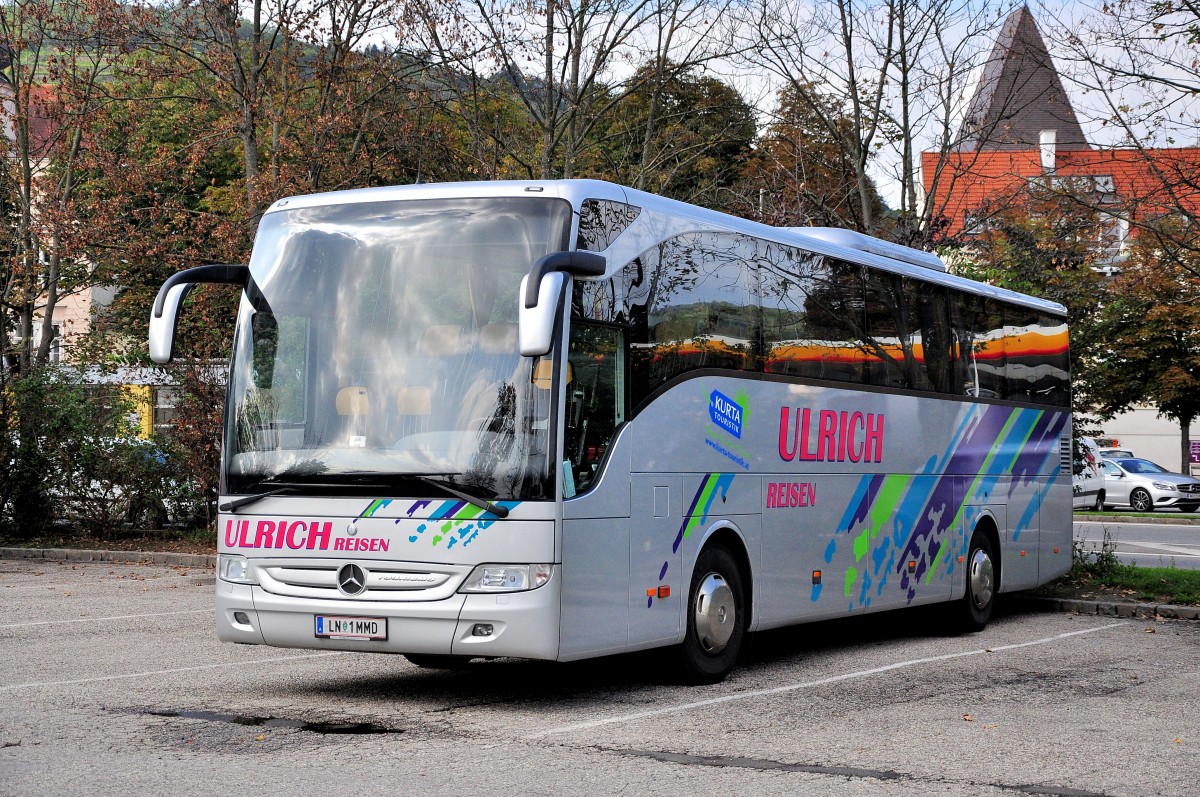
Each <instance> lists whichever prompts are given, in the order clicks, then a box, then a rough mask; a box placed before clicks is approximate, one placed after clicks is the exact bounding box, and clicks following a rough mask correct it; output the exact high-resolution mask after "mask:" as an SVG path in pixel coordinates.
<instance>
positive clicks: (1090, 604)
mask: <svg viewBox="0 0 1200 797" xmlns="http://www.w3.org/2000/svg"><path fill="white" fill-rule="evenodd" d="M1017 602H1018V603H1019V605H1021V606H1025V607H1027V608H1029V609H1033V610H1034V611H1045V612H1063V613H1066V614H1088V615H1096V616H1099V617H1128V618H1141V619H1146V620H1200V606H1172V605H1170V604H1159V603H1121V602H1117V601H1092V600H1076V599H1074V598H1034V597H1021V598H1018V599H1017Z"/></svg>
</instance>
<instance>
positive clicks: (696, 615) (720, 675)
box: [679, 547, 746, 684]
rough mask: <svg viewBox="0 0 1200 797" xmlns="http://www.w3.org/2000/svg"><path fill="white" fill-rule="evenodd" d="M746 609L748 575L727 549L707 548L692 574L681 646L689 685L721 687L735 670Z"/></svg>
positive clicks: (743, 630) (681, 658)
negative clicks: (744, 581)
mask: <svg viewBox="0 0 1200 797" xmlns="http://www.w3.org/2000/svg"><path fill="white" fill-rule="evenodd" d="M745 606H746V603H745V593H744V592H743V588H742V574H741V571H740V570H739V569H738V566H737V562H736V561H734V558H733V556H732V555H731V554H730V553H729V551H727V550H726V549H725V548H721V547H715V548H706V549H705V550H704V551H702V552H701V553H700V556H699V558H697V559H696V567H695V569H694V570H693V571H692V584H691V587H690V589H689V590H688V605H687V635H686V636H685V637H684V640H683V644H682V645H680V647H679V658H680V662H681V664H682V665H683V676H684V679H685V680H686V681H687V682H688V683H692V684H715V683H718V682H720V681H722V680H724V679H725V676H726V675H728V674H729V672H730V671H731V670H732V669H733V665H734V664H736V663H737V658H738V654H739V653H740V652H741V648H742V639H743V637H744V636H745V633H746V612H745Z"/></svg>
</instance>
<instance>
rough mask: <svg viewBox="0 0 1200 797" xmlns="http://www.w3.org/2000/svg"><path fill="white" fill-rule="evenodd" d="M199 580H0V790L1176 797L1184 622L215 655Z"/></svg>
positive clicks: (1195, 683) (32, 569)
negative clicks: (537, 653) (464, 653)
mask: <svg viewBox="0 0 1200 797" xmlns="http://www.w3.org/2000/svg"><path fill="white" fill-rule="evenodd" d="M212 579H213V577H212V571H211V570H210V569H206V568H199V569H196V568H184V567H170V566H163V565H124V564H114V563H94V564H84V563H66V562H51V561H13V560H0V794H4V795H57V794H72V795H93V794H95V795H101V794H113V793H126V794H160V793H172V794H180V795H189V794H197V795H199V794H205V795H207V794H220V793H221V792H223V791H229V792H232V793H244V792H251V793H261V794H289V795H306V794H312V795H322V797H329V796H330V795H341V794H346V795H351V794H352V795H371V794H384V793H386V794H400V795H405V794H414V795H416V794H421V795H430V794H437V795H440V794H447V795H451V794H453V795H457V794H463V795H467V794H471V795H474V794H480V793H500V794H521V795H541V794H545V795H551V794H554V795H561V794H637V795H652V794H664V795H665V794H670V795H686V794H698V793H725V794H737V795H772V794H813V795H824V794H839V795H842V794H844V795H926V794H938V795H972V797H976V796H978V795H1023V794H1029V795H1074V796H1076V797H1078V796H1079V795H1112V796H1114V797H1115V796H1116V795H1159V794H1161V795H1180V796H1181V797H1183V796H1184V795H1193V794H1195V793H1196V773H1197V767H1196V763H1195V762H1196V760H1197V753H1198V752H1200V718H1197V716H1196V714H1197V712H1196V706H1197V705H1200V677H1198V676H1200V655H1197V654H1198V653H1200V623H1196V622H1188V621H1156V620H1145V619H1122V618H1115V617H1096V616H1081V615H1072V614H1062V613H1036V612H1032V613H1031V612H1028V611H1025V610H1020V609H1018V610H1011V611H1008V612H1005V613H1002V614H1001V616H1000V617H998V618H997V619H996V620H995V621H994V622H993V623H992V625H991V626H989V628H988V629H987V630H986V631H985V632H983V633H982V634H977V635H969V636H947V635H944V634H942V633H941V632H940V630H939V621H940V616H939V615H938V614H937V613H936V612H931V611H926V610H911V611H908V612H903V613H899V614H892V615H883V616H876V617H868V618H861V619H852V620H849V621H841V622H838V623H820V624H813V625H808V626H800V627H797V628H792V629H787V630H785V631H778V632H771V633H768V634H762V635H759V637H758V638H757V639H756V640H755V645H754V647H753V649H752V651H751V652H750V653H749V654H748V655H747V657H746V660H745V661H744V662H743V664H742V666H741V667H740V668H739V669H738V670H737V671H736V672H735V673H734V675H733V676H731V677H730V678H729V679H728V680H727V681H726V682H725V683H723V684H719V685H716V686H710V687H697V688H688V687H683V686H679V685H677V684H675V683H673V682H672V679H671V667H670V663H669V660H667V659H664V658H663V657H661V656H653V655H635V656H624V657H615V658H610V659H602V660H597V661H591V662H581V663H576V664H567V665H553V664H542V663H534V662H519V661H506V660H500V661H494V662H478V663H475V664H472V665H470V666H469V667H468V668H467V669H465V670H463V671H459V672H441V671H430V670H420V669H417V668H416V667H413V666H412V665H410V664H409V663H408V662H407V661H406V660H404V659H402V658H398V657H387V656H372V655H369V654H345V653H320V652H313V651H301V650H280V649H273V648H266V647H238V646H231V645H223V644H221V643H219V642H217V640H216V638H215V634H214V632H213V628H212V589H213V587H212V583H213V582H212Z"/></svg>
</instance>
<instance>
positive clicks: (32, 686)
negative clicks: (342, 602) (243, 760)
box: [0, 650, 345, 692]
mask: <svg viewBox="0 0 1200 797" xmlns="http://www.w3.org/2000/svg"><path fill="white" fill-rule="evenodd" d="M343 653H345V651H343V650H331V651H328V652H325V653H302V654H299V655H296V656H276V657H275V658H270V659H254V660H253V661H227V662H222V663H221V664H201V665H198V666H196V667H175V668H173V669H169V670H149V671H146V672H127V673H122V674H121V675H102V676H100V677H98V678H73V679H71V680H67V681H33V682H31V683H24V684H11V685H10V686H0V692H12V691H14V690H16V689H35V688H37V687H39V686H71V685H74V684H95V683H101V682H102V681H119V680H121V679H123V678H146V677H148V676H151V675H171V674H172V673H179V672H196V671H197V670H215V669H217V668H219V667H242V666H245V665H247V664H271V663H275V662H281V661H295V660H297V659H319V658H323V657H325V656H340V655H342V654H343Z"/></svg>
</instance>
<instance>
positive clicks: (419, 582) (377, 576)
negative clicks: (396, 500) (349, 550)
mask: <svg viewBox="0 0 1200 797" xmlns="http://www.w3.org/2000/svg"><path fill="white" fill-rule="evenodd" d="M345 564H347V562H345V561H321V562H311V561H278V560H276V561H267V562H262V563H258V564H257V565H256V567H255V573H256V575H257V576H258V581H259V584H261V585H262V588H263V589H265V590H266V591H267V592H270V593H273V594H275V595H287V596H289V597H294V598H318V599H322V600H356V601H362V600H376V601H428V600H441V599H442V598H448V597H449V596H451V595H453V594H454V591H455V590H456V589H458V586H459V584H461V583H462V580H463V579H464V578H466V576H467V573H468V572H470V568H463V567H454V566H450V565H447V566H445V567H438V568H437V569H434V568H432V567H430V566H429V565H428V564H424V563H422V564H420V565H414V566H411V567H404V566H401V565H397V564H395V563H392V562H388V563H377V562H369V561H368V562H364V561H359V562H357V564H358V565H359V566H360V567H362V569H363V571H364V572H365V573H366V577H367V578H366V589H365V590H364V591H363V592H362V593H361V594H359V595H354V596H350V595H346V594H345V593H343V592H342V591H341V590H339V589H338V586H337V573H338V570H339V569H340V568H341V567H342V566H343V565H345Z"/></svg>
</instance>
